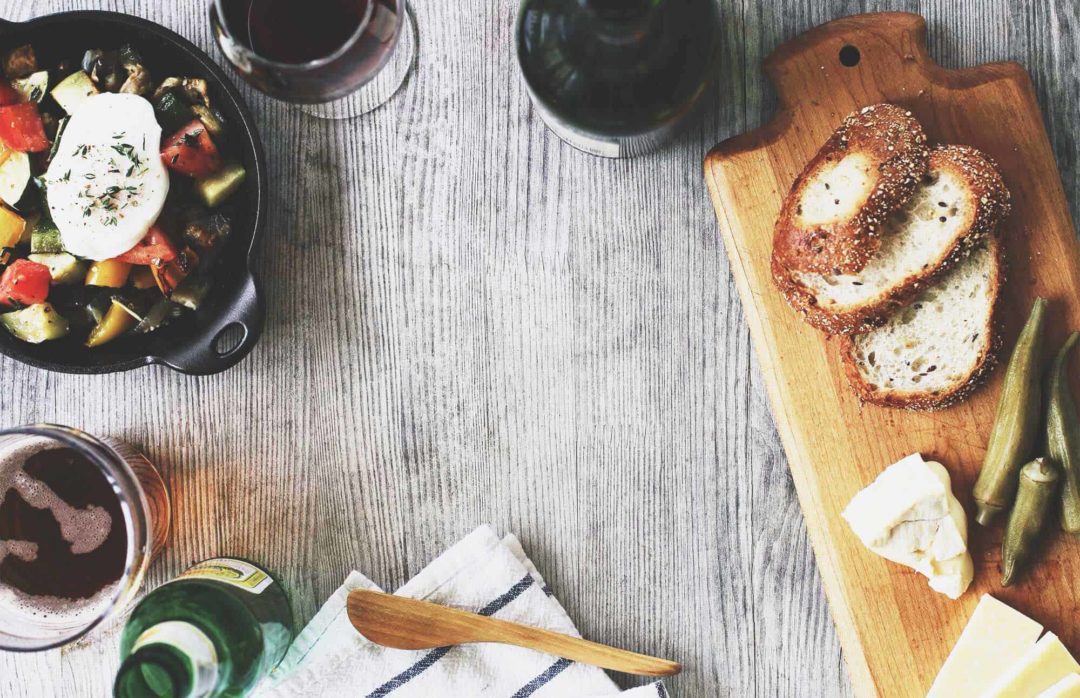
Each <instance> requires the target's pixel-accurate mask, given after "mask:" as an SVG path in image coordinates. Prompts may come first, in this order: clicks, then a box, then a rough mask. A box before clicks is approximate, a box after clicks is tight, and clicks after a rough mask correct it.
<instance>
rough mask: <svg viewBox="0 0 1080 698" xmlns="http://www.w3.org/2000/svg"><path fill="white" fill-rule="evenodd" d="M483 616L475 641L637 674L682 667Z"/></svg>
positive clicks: (667, 673)
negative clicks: (493, 643) (505, 645)
mask: <svg viewBox="0 0 1080 698" xmlns="http://www.w3.org/2000/svg"><path fill="white" fill-rule="evenodd" d="M485 620H489V621H491V623H490V624H484V625H483V626H482V627H481V628H478V629H477V638H478V639H477V641H478V642H502V643H505V644H508V645H517V646H519V647H527V648H529V649H534V650H539V651H541V652H547V653H548V654H554V655H555V656H557V657H563V658H565V659H570V660H573V661H575V662H582V663H584V664H591V665H593V666H598V667H602V668H604V669H611V670H613V671H621V672H624V673H627V674H638V675H641V676H674V675H675V674H678V673H679V672H680V671H682V665H680V664H679V663H678V662H673V661H671V660H668V659H660V658H659V657H650V656H648V655H644V654H638V653H637V652H631V651H629V650H621V649H618V648H615V647H609V646H608V645H601V644H599V643H597V642H590V641H589V640H583V639H581V638H578V637H571V636H570V635H563V634H561V633H556V632H552V631H550V630H544V629H542V628H535V627H532V626H527V625H519V624H517V623H508V622H506V621H503V620H499V619H497V618H489V619H485Z"/></svg>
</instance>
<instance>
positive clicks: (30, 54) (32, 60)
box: [4, 44, 38, 80]
mask: <svg viewBox="0 0 1080 698" xmlns="http://www.w3.org/2000/svg"><path fill="white" fill-rule="evenodd" d="M37 69H38V67H37V56H35V55H34V47H33V46H31V45H30V44H26V45H24V46H20V47H18V48H16V49H13V50H12V51H11V52H9V53H8V54H7V56H5V57H4V75H5V76H6V77H7V78H8V79H9V80H14V79H16V78H25V77H27V76H29V75H30V74H31V73H36V72H37Z"/></svg>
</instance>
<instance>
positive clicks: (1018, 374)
mask: <svg viewBox="0 0 1080 698" xmlns="http://www.w3.org/2000/svg"><path fill="white" fill-rule="evenodd" d="M1046 305H1047V304H1046V300H1045V299H1043V298H1036V299H1035V304H1034V305H1033V306H1032V308H1031V315H1030V316H1028V320H1027V323H1026V324H1025V325H1024V329H1023V331H1021V332H1020V337H1019V338H1018V339H1017V340H1016V347H1015V348H1014V349H1013V353H1012V358H1010V359H1009V367H1008V369H1007V371H1006V372H1005V383H1004V385H1003V386H1002V388H1001V398H1000V400H999V402H998V407H997V414H996V415H995V417H994V426H993V428H992V429H991V431H990V442H989V443H988V444H987V446H986V456H985V458H983V465H982V470H981V471H980V472H979V479H978V481H977V482H976V483H975V492H974V495H975V504H976V507H977V508H978V513H977V514H976V516H975V519H976V521H978V522H979V524H981V525H983V526H988V525H989V524H990V523H991V522H992V521H993V520H994V517H995V516H997V515H998V514H999V513H1001V512H1003V511H1005V510H1006V509H1008V508H1009V505H1010V504H1012V501H1013V498H1014V497H1015V496H1016V487H1017V482H1018V479H1017V475H1018V473H1019V471H1020V467H1021V466H1022V465H1023V464H1024V462H1025V461H1026V460H1027V459H1028V458H1029V457H1030V456H1031V451H1032V449H1033V447H1034V445H1035V437H1036V435H1037V432H1038V430H1039V423H1040V419H1039V418H1040V416H1041V412H1042V407H1043V405H1042V385H1041V383H1042V375H1041V374H1042V369H1041V366H1040V362H1041V361H1042V345H1043V325H1044V324H1045V322H1046Z"/></svg>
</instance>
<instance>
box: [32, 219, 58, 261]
mask: <svg viewBox="0 0 1080 698" xmlns="http://www.w3.org/2000/svg"><path fill="white" fill-rule="evenodd" d="M63 251H64V242H63V240H62V239H61V238H60V230H59V229H58V228H57V227H56V224H55V223H53V222H52V221H51V220H46V219H45V217H44V216H42V217H41V218H39V219H38V223H37V225H35V226H34V232H32V233H30V252H31V253H32V254H46V253H54V252H63Z"/></svg>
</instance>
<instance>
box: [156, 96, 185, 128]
mask: <svg viewBox="0 0 1080 698" xmlns="http://www.w3.org/2000/svg"><path fill="white" fill-rule="evenodd" d="M154 113H155V114H157V118H158V122H159V123H160V124H161V129H162V131H163V132H164V133H165V134H172V133H176V132H177V131H179V130H180V129H181V128H183V127H184V125H185V124H188V123H190V122H191V120H192V119H194V118H195V113H194V112H193V111H192V108H191V107H190V106H188V104H187V102H185V101H184V100H183V98H182V97H180V96H178V95H177V94H176V93H175V92H166V93H165V94H163V95H161V97H159V98H157V99H155V100H154Z"/></svg>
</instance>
